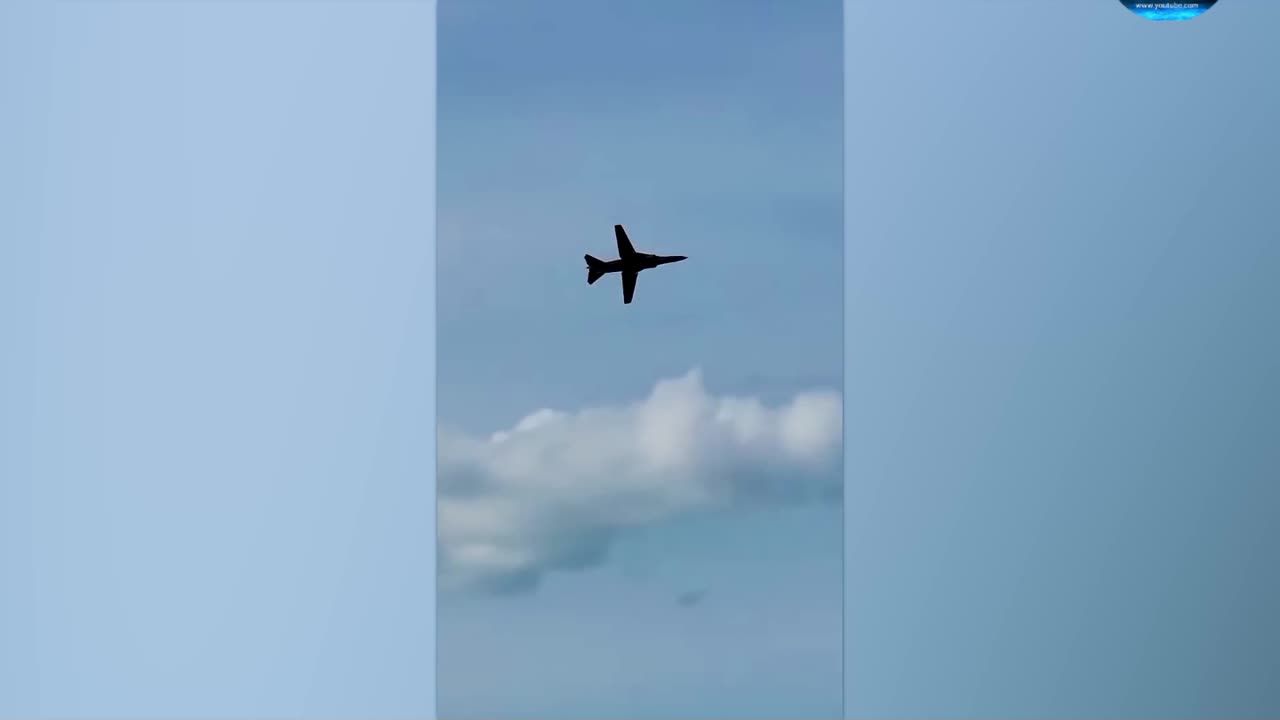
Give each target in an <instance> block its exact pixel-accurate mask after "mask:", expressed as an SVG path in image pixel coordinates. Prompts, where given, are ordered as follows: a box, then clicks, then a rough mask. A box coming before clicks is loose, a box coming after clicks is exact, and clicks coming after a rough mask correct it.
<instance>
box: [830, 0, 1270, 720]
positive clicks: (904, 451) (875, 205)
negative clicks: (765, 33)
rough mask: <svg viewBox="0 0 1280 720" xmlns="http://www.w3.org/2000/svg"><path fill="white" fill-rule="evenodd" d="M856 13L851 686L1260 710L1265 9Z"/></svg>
mask: <svg viewBox="0 0 1280 720" xmlns="http://www.w3.org/2000/svg"><path fill="white" fill-rule="evenodd" d="M1068 6H1069V7H1070V10H1069V11H1067V10H1066V8H1067V7H1068ZM845 26H846V29H847V35H846V47H847V55H846V65H845V67H846V79H845V82H846V89H847V103H846V110H847V113H848V114H847V125H846V129H847V136H846V137H847V155H846V157H847V163H848V175H847V182H848V193H849V194H848V204H847V206H846V207H847V215H846V217H847V225H846V237H847V243H848V244H847V250H846V256H845V257H846V265H845V279H846V280H845V281H846V292H847V296H848V311H847V315H846V321H847V325H846V333H847V334H846V337H847V338H848V345H847V346H846V347H847V355H846V363H847V365H846V367H847V368H848V372H847V374H846V386H845V387H846V400H847V408H846V419H847V422H846V426H845V431H846V433H847V437H846V457H847V461H846V472H847V487H846V493H847V494H846V501H847V504H846V523H847V527H848V535H847V542H848V545H847V562H848V575H847V577H848V585H847V586H846V588H847V592H846V596H845V597H846V603H847V604H846V606H845V609H846V613H845V621H846V628H847V630H848V636H847V637H848V646H847V655H846V657H847V664H846V665H845V678H846V693H847V696H846V697H847V709H848V713H849V716H850V717H876V718H920V717H931V718H973V717H1057V718H1081V717H1095V718H1096V717H1107V718H1116V717H1271V716H1274V715H1275V714H1276V711H1277V709H1278V708H1280V684H1277V683H1276V682H1275V669H1276V667H1277V666H1278V663H1280V656H1278V655H1277V648H1280V622H1278V621H1277V619H1276V618H1277V616H1276V614H1275V610H1274V609H1275V608H1276V607H1280V565H1277V564H1276V563H1275V562H1274V558H1275V556H1276V554H1277V551H1280V543H1278V540H1277V537H1278V536H1277V534H1276V509H1277V508H1280V485H1277V483H1276V479H1277V471H1278V470H1280V449H1278V448H1280V444H1278V443H1277V442H1276V437H1275V431H1276V428H1277V424H1276V416H1275V408H1276V407H1278V406H1280V376H1277V374H1276V369H1277V368H1280V339H1278V336H1277V334H1276V328H1277V323H1276V308H1277V307H1280V283H1277V277H1280V243H1277V233H1276V214H1275V196H1276V190H1277V187H1278V184H1277V178H1276V167H1277V164H1278V163H1280V145H1278V144H1277V141H1276V135H1275V125H1276V118H1277V113H1278V112H1280V85H1277V83H1275V82H1274V81H1273V79H1272V78H1273V75H1274V71H1275V69H1276V68H1277V67H1280V44H1277V43H1276V42H1275V38H1276V29H1277V28H1278V27H1280V6H1278V5H1277V4H1276V3H1272V2H1250V1H1249V0H1226V1H1225V2H1221V3H1218V4H1217V5H1216V6H1215V7H1214V8H1213V9H1212V10H1211V11H1209V12H1208V13H1206V14H1205V15H1203V16H1202V17H1200V18H1198V19H1196V20H1193V21H1190V22H1182V23H1158V22H1152V21H1148V20H1144V19H1142V18H1139V17H1136V16H1135V15H1133V14H1131V13H1129V12H1128V11H1127V10H1125V9H1124V7H1123V6H1122V5H1121V3H1119V2H1116V1H1115V0H1108V1H1105V2H1095V3H1085V2H1072V3H1049V2H1025V3H1024V2H966V3H954V2H943V1H941V0H925V1H922V2H921V1H918V2H912V3H889V2H881V3H870V2H852V3H850V4H849V11H848V13H847V16H846V25H845Z"/></svg>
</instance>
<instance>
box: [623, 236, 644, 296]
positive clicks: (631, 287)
mask: <svg viewBox="0 0 1280 720" xmlns="http://www.w3.org/2000/svg"><path fill="white" fill-rule="evenodd" d="M619 237H621V236H619ZM639 275H640V273H638V272H635V271H634V270H623V271H622V302H623V303H624V304H627V305H630V304H631V296H632V295H635V293H636V277H638V276H639Z"/></svg>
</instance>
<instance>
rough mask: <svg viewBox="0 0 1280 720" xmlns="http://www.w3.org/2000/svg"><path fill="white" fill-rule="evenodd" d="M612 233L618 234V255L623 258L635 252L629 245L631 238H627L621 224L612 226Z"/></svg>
mask: <svg viewBox="0 0 1280 720" xmlns="http://www.w3.org/2000/svg"><path fill="white" fill-rule="evenodd" d="M613 234H614V235H617V236H618V257H620V258H624V259H625V258H629V257H631V256H632V255H635V254H636V249H635V248H634V247H632V246H631V240H630V239H628V238H627V231H626V230H623V229H622V226H621V225H614V226H613Z"/></svg>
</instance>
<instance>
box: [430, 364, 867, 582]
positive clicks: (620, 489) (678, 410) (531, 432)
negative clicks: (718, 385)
mask: <svg viewBox="0 0 1280 720" xmlns="http://www.w3.org/2000/svg"><path fill="white" fill-rule="evenodd" d="M840 423H841V401H840V393H839V392H837V391H834V390H817V391H810V392H802V393H797V394H796V395H794V396H793V397H792V398H791V399H790V400H789V401H788V402H786V403H784V404H782V405H779V406H774V407H770V406H767V405H765V404H764V403H762V402H761V401H760V400H758V399H755V398H750V397H727V396H726V397H715V396H712V395H710V394H708V392H707V390H706V388H705V387H704V385H703V382H702V374H701V372H700V371H698V370H693V371H690V372H689V373H688V374H686V375H685V376H684V377H680V378H674V379H668V380H662V381H659V382H658V383H657V384H656V385H655V386H654V388H653V391H652V392H651V393H650V394H649V396H648V397H646V398H644V399H643V400H641V401H639V402H637V403H634V404H632V405H628V406H619V407H600V408H588V409H583V410H578V411H575V412H561V411H558V410H538V411H537V412H534V413H532V414H530V415H528V416H527V417H525V418H524V419H523V420H521V421H520V422H518V423H516V425H515V426H514V427H512V428H511V429H510V430H505V431H502V432H498V433H494V434H493V435H492V436H490V437H487V438H485V437H474V436H469V435H465V434H460V433H455V432H451V431H448V430H445V429H441V431H440V436H439V470H438V478H439V510H438V512H439V517H438V521H439V552H440V579H441V584H442V586H444V587H446V588H455V589H456V588H481V589H488V590H494V591H508V592H509V591H517V590H527V589H531V588H533V587H536V585H537V584H538V582H539V580H540V579H541V578H542V576H543V574H545V573H547V572H550V571H554V570H567V569H578V568H584V567H588V566H590V565H594V564H596V563H599V562H601V561H603V560H604V558H605V557H606V556H607V554H608V549H609V545H610V543H611V542H612V541H613V539H614V538H615V537H616V536H617V535H618V534H619V533H621V532H625V531H627V530H628V529H632V528H638V527H643V526H647V525H652V524H656V523H660V522H663V521H666V520H670V519H672V518H675V517H678V516H682V515H686V514H689V513H696V512H703V511H708V510H718V509H723V508H728V507H733V506H740V505H745V504H767V505H774V504H782V503H788V504H789V503H796V502H807V501H808V502H812V501H833V500H835V499H837V498H839V496H840V488H841V473H840V457H841V454H840V440H841V424H840Z"/></svg>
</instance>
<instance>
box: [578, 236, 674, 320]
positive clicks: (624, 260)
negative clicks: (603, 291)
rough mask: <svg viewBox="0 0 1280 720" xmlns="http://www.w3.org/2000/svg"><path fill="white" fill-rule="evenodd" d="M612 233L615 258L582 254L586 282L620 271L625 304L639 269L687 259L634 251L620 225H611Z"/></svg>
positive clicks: (631, 293)
mask: <svg viewBox="0 0 1280 720" xmlns="http://www.w3.org/2000/svg"><path fill="white" fill-rule="evenodd" d="M613 234H614V235H617V236H618V259H617V260H608V261H606V260H601V259H599V258H595V257H591V256H590V255H584V256H583V257H584V258H586V260H587V284H588V285H590V284H592V283H594V282H595V281H597V280H599V279H600V278H601V277H602V276H604V275H606V274H608V273H612V272H620V273H622V302H624V303H626V304H630V303H631V296H632V295H633V294H635V291H636V276H637V275H639V274H640V271H641V270H648V269H649V268H656V267H658V266H659V265H666V264H667V263H673V262H680V261H681V260H686V259H688V258H686V257H685V256H684V255H650V254H649V253H641V252H636V249H635V248H633V247H631V241H630V240H628V239H627V231H626V230H623V229H622V226H621V225H614V226H613Z"/></svg>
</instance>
